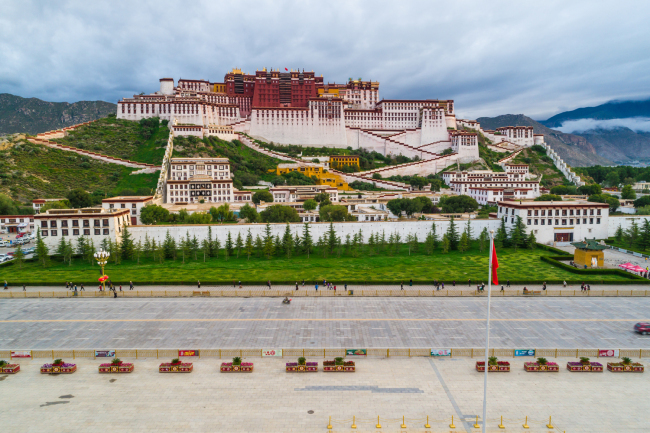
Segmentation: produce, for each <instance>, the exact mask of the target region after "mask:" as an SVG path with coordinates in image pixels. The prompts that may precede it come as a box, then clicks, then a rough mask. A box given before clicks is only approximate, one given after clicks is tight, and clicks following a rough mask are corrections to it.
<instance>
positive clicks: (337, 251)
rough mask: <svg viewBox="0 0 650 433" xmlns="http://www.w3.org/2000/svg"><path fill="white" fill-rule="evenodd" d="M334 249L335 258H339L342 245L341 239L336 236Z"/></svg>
mask: <svg viewBox="0 0 650 433" xmlns="http://www.w3.org/2000/svg"><path fill="white" fill-rule="evenodd" d="M335 244H336V245H335V247H334V248H335V249H336V257H341V249H342V248H343V245H342V243H341V237H340V236H337V237H336V242H335Z"/></svg>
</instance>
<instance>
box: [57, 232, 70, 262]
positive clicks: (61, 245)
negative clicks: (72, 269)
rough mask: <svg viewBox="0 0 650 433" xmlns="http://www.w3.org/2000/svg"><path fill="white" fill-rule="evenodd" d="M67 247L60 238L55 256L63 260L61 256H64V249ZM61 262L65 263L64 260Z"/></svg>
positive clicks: (62, 238)
mask: <svg viewBox="0 0 650 433" xmlns="http://www.w3.org/2000/svg"><path fill="white" fill-rule="evenodd" d="M67 245H68V244H67V243H66V242H65V238H64V237H63V236H61V238H59V245H58V246H57V247H56V255H57V256H59V257H61V258H63V256H65V247H66V246H67ZM63 262H64V263H65V259H63Z"/></svg>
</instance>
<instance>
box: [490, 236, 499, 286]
mask: <svg viewBox="0 0 650 433" xmlns="http://www.w3.org/2000/svg"><path fill="white" fill-rule="evenodd" d="M498 268H499V260H498V259H497V249H496V248H495V247H494V245H492V282H493V283H494V284H499V277H498V276H497V269H498Z"/></svg>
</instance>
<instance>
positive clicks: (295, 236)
mask: <svg viewBox="0 0 650 433" xmlns="http://www.w3.org/2000/svg"><path fill="white" fill-rule="evenodd" d="M301 248H302V242H301V240H300V235H298V232H297V231H296V232H295V233H294V234H293V249H294V251H295V253H296V255H298V254H300V249H301Z"/></svg>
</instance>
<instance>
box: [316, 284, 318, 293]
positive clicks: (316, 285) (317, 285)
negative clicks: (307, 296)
mask: <svg viewBox="0 0 650 433" xmlns="http://www.w3.org/2000/svg"><path fill="white" fill-rule="evenodd" d="M316 291H317V292H318V282H316Z"/></svg>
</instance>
